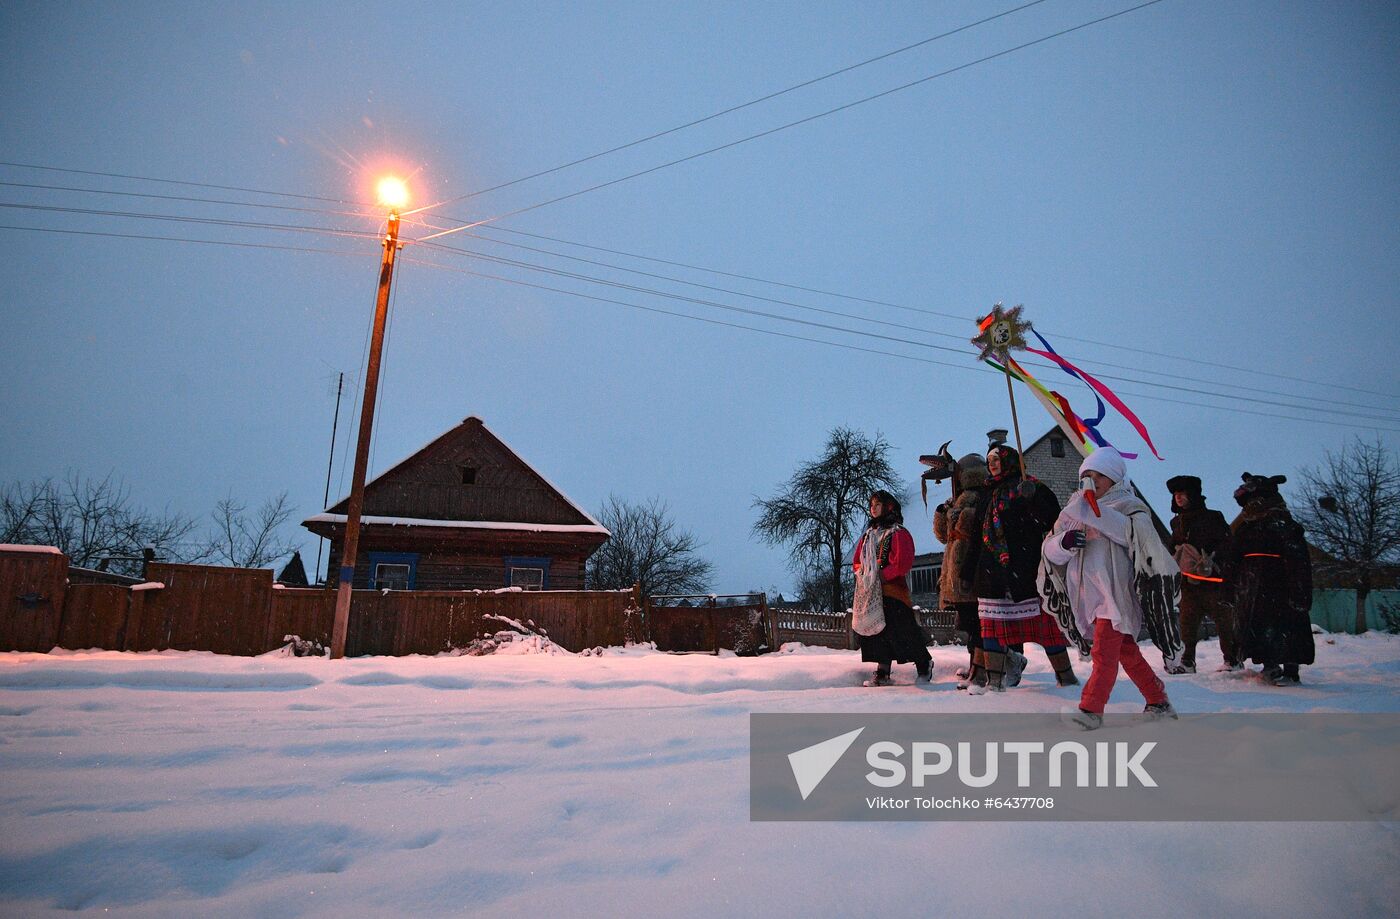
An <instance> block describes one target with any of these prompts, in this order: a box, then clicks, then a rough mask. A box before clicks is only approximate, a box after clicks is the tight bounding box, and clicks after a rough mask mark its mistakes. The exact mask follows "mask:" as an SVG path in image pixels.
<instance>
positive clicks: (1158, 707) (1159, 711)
mask: <svg viewBox="0 0 1400 919" xmlns="http://www.w3.org/2000/svg"><path fill="white" fill-rule="evenodd" d="M1142 713H1143V714H1144V715H1146V716H1147V720H1148V721H1161V720H1162V719H1163V718H1170V719H1172V720H1173V721H1175V720H1177V718H1176V709H1174V708H1172V703H1171V700H1170V699H1169V700H1167V701H1166V702H1152V703H1150V704H1148V705H1147V706H1146V707H1145V708H1143V710H1142Z"/></svg>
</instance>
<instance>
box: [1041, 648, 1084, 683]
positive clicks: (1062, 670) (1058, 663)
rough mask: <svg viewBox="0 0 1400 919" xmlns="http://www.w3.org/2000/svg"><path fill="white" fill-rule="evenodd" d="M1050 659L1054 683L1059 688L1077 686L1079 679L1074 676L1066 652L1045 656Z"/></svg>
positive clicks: (1072, 667)
mask: <svg viewBox="0 0 1400 919" xmlns="http://www.w3.org/2000/svg"><path fill="white" fill-rule="evenodd" d="M1046 657H1048V658H1050V666H1051V667H1054V668H1055V682H1056V683H1058V684H1059V685H1061V686H1078V685H1079V677H1077V676H1075V675H1074V666H1073V665H1072V664H1071V663H1070V662H1069V652H1068V651H1056V652H1055V653H1054V654H1047V655H1046Z"/></svg>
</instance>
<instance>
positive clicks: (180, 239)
mask: <svg viewBox="0 0 1400 919" xmlns="http://www.w3.org/2000/svg"><path fill="white" fill-rule="evenodd" d="M0 230H19V231H22V232H25V233H61V234H65V235H70V236H106V237H110V238H112V239H147V240H155V241H159V242H172V243H199V244H201V245H206V246H235V247H237V248H240V249H275V250H278V251H281V252H317V253H321V254H324V255H349V256H353V257H355V258H360V257H361V256H362V255H363V253H361V252H350V251H347V250H344V249H314V248H310V247H307V246H276V245H272V244H270V243H245V242H234V241H232V240H228V239H189V238H187V237H184V236H145V235H142V234H139V233H102V232H99V231H97V230H60V229H55V228H53V227H20V226H13V225H9V224H0Z"/></svg>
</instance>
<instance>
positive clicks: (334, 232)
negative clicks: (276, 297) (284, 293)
mask: <svg viewBox="0 0 1400 919" xmlns="http://www.w3.org/2000/svg"><path fill="white" fill-rule="evenodd" d="M0 208H9V209H11V210H21V211H43V212H48V213H55V214H83V215H87V216H97V217H117V218H122V219H132V220H166V221H171V222H174V223H197V224H206V225H211V226H226V227H242V228H247V229H257V230H280V231H285V232H295V233H320V234H324V235H328V236H339V237H350V238H352V239H376V238H378V237H377V235H376V234H373V233H367V232H365V231H363V230H346V229H339V228H336V227H308V226H301V225H297V224H285V223H266V222H261V221H251V220H229V219H226V218H220V217H190V216H185V215H181V214H148V213H143V212H140V211H113V210H102V209H97V208H85V207H58V206H56V205H47V204H18V203H14V202H0Z"/></svg>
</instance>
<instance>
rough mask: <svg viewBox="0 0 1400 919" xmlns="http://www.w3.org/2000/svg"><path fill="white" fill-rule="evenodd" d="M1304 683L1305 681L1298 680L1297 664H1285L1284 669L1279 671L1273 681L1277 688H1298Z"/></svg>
mask: <svg viewBox="0 0 1400 919" xmlns="http://www.w3.org/2000/svg"><path fill="white" fill-rule="evenodd" d="M1302 682H1303V681H1302V680H1301V679H1299V678H1298V665H1297V664H1284V665H1283V669H1281V670H1279V672H1278V674H1277V675H1275V676H1274V680H1273V683H1274V685H1275V686H1298V685H1300V684H1301V683H1302Z"/></svg>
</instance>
